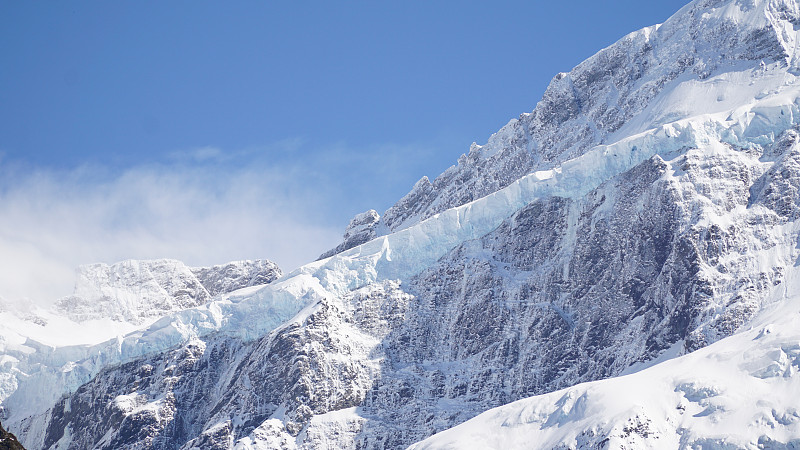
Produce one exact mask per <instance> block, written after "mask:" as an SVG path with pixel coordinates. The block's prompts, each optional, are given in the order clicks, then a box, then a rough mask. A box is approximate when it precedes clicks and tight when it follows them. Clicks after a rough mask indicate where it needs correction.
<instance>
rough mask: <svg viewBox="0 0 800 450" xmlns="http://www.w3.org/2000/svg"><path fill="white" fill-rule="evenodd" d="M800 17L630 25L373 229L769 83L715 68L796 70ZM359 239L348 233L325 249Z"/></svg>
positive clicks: (733, 6)
mask: <svg viewBox="0 0 800 450" xmlns="http://www.w3.org/2000/svg"><path fill="white" fill-rule="evenodd" d="M798 24H800V14H798V11H797V4H796V3H795V2H794V1H793V0H775V1H743V2H736V3H732V2H726V1H719V0H706V1H694V2H692V3H691V4H689V5H687V6H686V7H685V8H683V9H682V10H681V11H680V12H679V13H677V14H675V16H673V17H672V18H670V19H669V20H667V21H666V22H665V23H664V24H662V25H657V26H653V27H648V28H644V29H642V30H639V31H636V32H633V33H631V34H629V35H627V36H625V37H624V38H623V39H621V40H620V41H619V42H617V43H615V44H614V45H612V46H610V47H608V48H606V49H603V50H601V51H600V52H598V53H597V54H596V55H594V56H592V57H591V58H589V59H587V60H586V61H584V62H582V63H581V64H579V65H578V66H577V67H575V68H574V69H572V70H571V71H570V72H567V73H559V74H558V75H556V76H555V77H554V78H553V80H552V81H551V82H550V85H549V86H548V88H547V90H546V91H545V93H544V96H543V97H542V100H541V101H540V102H539V103H538V104H537V105H536V108H535V109H534V110H533V111H532V112H531V113H527V114H522V115H520V116H519V118H518V119H514V120H511V121H510V122H509V123H508V125H506V126H505V127H503V128H502V129H501V130H500V131H498V132H497V133H496V134H494V135H492V137H490V138H489V140H488V142H487V143H486V144H484V145H477V144H473V145H472V147H471V148H470V150H469V152H468V153H467V154H466V155H462V156H461V158H459V160H458V164H457V165H455V166H452V167H450V168H449V169H448V170H446V171H445V172H444V173H442V174H441V175H439V176H438V177H436V178H435V179H434V180H433V181H432V182H431V181H430V180H429V179H428V178H427V177H423V178H422V179H421V180H420V181H418V182H417V183H416V184H415V185H414V187H413V189H412V190H411V192H409V193H408V194H407V195H406V196H404V197H403V198H402V199H400V200H399V201H398V202H397V203H396V204H395V205H393V206H392V207H391V208H389V209H388V210H387V211H386V212H384V214H383V215H382V216H381V217H380V222H379V223H376V224H375V226H373V227H371V228H370V229H369V232H370V233H371V235H372V237H373V238H374V237H376V236H379V235H383V234H386V233H389V232H392V231H395V230H399V229H403V228H405V227H408V226H410V225H412V224H414V223H417V222H419V221H420V220H424V219H426V218H428V217H431V216H432V215H434V214H436V213H439V212H441V211H444V210H446V209H448V208H452V207H454V206H459V205H463V204H465V203H467V202H470V201H472V200H475V199H477V198H480V197H483V196H485V195H487V194H489V193H491V192H495V191H497V190H498V189H501V188H503V187H505V186H508V185H509V184H510V183H511V182H513V181H514V180H517V179H519V178H520V177H521V176H523V175H525V174H528V173H531V172H533V171H536V170H546V169H550V168H552V167H556V166H558V165H559V164H561V163H563V162H564V161H567V160H569V159H572V158H574V157H576V156H578V155H581V154H583V153H584V152H586V151H587V150H588V149H590V148H592V147H594V146H595V145H598V144H604V143H608V142H615V141H616V140H618V139H620V138H622V137H625V136H630V135H633V134H636V133H638V132H642V131H645V130H647V129H650V128H653V127H656V126H659V125H662V124H665V123H670V122H674V121H676V120H680V119H684V118H688V117H693V116H696V115H698V114H707V113H714V112H719V111H725V110H728V109H732V108H735V107H738V106H740V105H741V104H743V103H745V102H747V101H749V100H750V99H751V98H752V97H753V96H756V95H759V94H760V93H761V90H762V89H765V88H766V89H767V90H768V89H769V88H771V87H772V83H765V84H763V85H761V84H755V85H749V86H748V85H745V86H742V85H740V84H739V82H741V81H745V80H741V79H740V80H734V79H730V78H728V79H726V78H725V77H720V76H719V75H720V74H723V73H729V74H734V73H736V72H741V70H742V69H743V68H754V67H759V66H755V65H753V64H752V63H757V64H760V65H761V66H762V67H766V65H770V64H771V63H780V66H781V70H780V71H781V72H784V71H785V72H788V73H791V74H796V73H797V71H798V68H800V66H799V65H798V64H800V62H799V61H798V57H797V55H796V50H795V47H796V42H797V39H796V33H795V30H794V28H795V27H796V26H798ZM761 63H763V64H761ZM711 78H713V81H711V80H710V79H711ZM748 81H749V80H748ZM700 86H702V88H699V89H698V87H700ZM734 86H736V88H734ZM742 88H743V89H742ZM739 89H741V91H740V92H737V90H739ZM687 94H691V96H689V95H687ZM355 220H356V219H354V221H355ZM361 243H362V242H360V241H359V240H352V239H348V238H347V236H345V239H344V241H343V243H342V244H341V245H340V246H338V247H337V248H335V249H333V250H331V251H330V252H328V253H326V254H323V257H324V256H330V254H332V253H334V252H339V251H342V250H345V249H347V248H351V247H353V246H355V245H359V244H361Z"/></svg>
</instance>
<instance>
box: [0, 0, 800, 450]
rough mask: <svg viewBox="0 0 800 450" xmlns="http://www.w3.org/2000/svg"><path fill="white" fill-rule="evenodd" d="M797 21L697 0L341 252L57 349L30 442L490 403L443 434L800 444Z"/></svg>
mask: <svg viewBox="0 0 800 450" xmlns="http://www.w3.org/2000/svg"><path fill="white" fill-rule="evenodd" d="M796 30H800V5H798V3H797V2H796V1H795V0H745V1H742V0H696V1H694V2H692V3H690V4H688V5H687V6H686V7H684V8H682V9H681V10H680V11H678V12H677V13H676V14H675V15H674V16H672V17H671V18H670V19H668V20H667V21H666V22H665V23H664V24H662V25H657V26H652V27H648V28H645V29H643V30H640V31H637V32H634V33H631V34H629V35H628V36H625V37H624V38H622V39H621V40H620V41H619V42H617V43H615V44H613V45H611V46H610V47H608V48H606V49H603V50H601V51H600V52H599V53H597V54H596V55H594V56H592V57H591V58H589V59H588V60H586V61H584V62H583V63H581V64H579V65H578V66H577V67H575V68H574V69H573V70H572V71H570V72H569V73H562V74H559V75H557V76H556V77H555V78H554V79H553V81H552V82H551V83H550V86H549V87H548V89H547V90H546V92H545V93H544V95H543V98H542V100H541V101H540V102H539V103H538V104H537V105H536V108H535V109H534V110H533V111H532V112H531V113H529V114H523V115H521V116H520V117H519V118H518V119H515V120H512V121H511V122H509V124H508V125H506V126H505V127H504V128H503V129H501V130H500V131H498V133H496V134H495V135H493V136H492V137H490V138H489V140H488V142H487V143H486V144H485V145H483V146H478V145H473V146H472V148H471V149H470V151H469V153H468V154H467V155H464V156H462V157H461V158H460V159H459V161H458V164H457V165H455V166H453V167H451V168H450V169H448V170H447V171H445V172H444V173H443V174H442V175H440V176H439V177H437V178H436V179H435V180H434V181H433V182H430V181H429V180H427V179H423V180H421V181H420V182H418V183H417V184H416V185H415V186H414V188H413V189H412V191H411V192H410V193H409V194H408V195H406V196H405V197H404V198H403V199H401V200H400V201H399V202H398V203H397V204H395V205H394V206H393V207H392V208H390V209H389V210H387V211H386V212H385V213H384V214H383V215H382V216H380V215H378V214H377V212H375V211H369V212H367V213H364V214H361V215H359V216H357V217H356V218H354V220H353V221H351V223H350V226H349V227H348V229H347V231H346V235H345V239H344V242H343V243H342V245H340V246H339V247H337V248H336V249H334V250H333V251H331V252H330V256H329V257H326V258H323V259H321V260H318V261H316V262H313V263H310V264H308V265H306V266H303V267H301V268H299V269H297V270H295V271H294V272H292V273H289V274H287V275H285V276H283V277H282V278H280V279H279V280H277V281H275V282H272V283H270V284H268V285H265V286H260V287H252V288H246V289H242V290H239V291H235V292H232V293H228V294H222V295H220V296H218V297H215V298H213V299H212V300H211V301H209V302H207V303H205V304H203V305H200V306H196V307H191V308H187V309H182V310H180V311H178V312H174V313H170V314H167V315H165V316H163V317H162V318H160V319H158V320H156V321H155V322H153V323H152V324H148V325H146V326H142V327H140V328H139V329H137V330H135V331H133V332H131V333H129V334H126V335H124V336H120V337H118V338H115V339H113V340H111V341H105V342H102V343H98V344H95V345H94V346H91V347H66V346H55V347H52V348H43V347H37V348H33V351H32V352H31V353H30V356H27V358H28V360H27V361H29V364H31V363H30V362H31V361H35V362H36V364H39V365H40V367H44V368H47V370H44V369H43V370H42V371H41V372H40V373H34V372H33V371H31V372H30V373H29V374H27V377H23V378H20V380H19V386H18V387H17V388H16V389H15V390H14V392H13V394H11V395H10V396H9V397H8V398H7V399H5V400H4V401H3V408H4V413H5V416H4V417H5V418H4V423H6V424H8V426H9V428H11V429H12V430H13V431H14V432H15V433H16V434H17V436H19V437H20V439H21V441H22V442H23V444H24V445H26V447H29V448H34V449H37V448H76V449H78V448H183V449H191V448H203V449H211V448H225V449H227V448H242V449H243V448H405V447H407V446H409V445H412V444H414V443H415V442H416V441H420V440H423V439H426V438H428V437H430V436H432V435H435V434H436V433H439V432H442V431H444V430H447V429H450V428H452V427H454V426H457V425H459V424H461V423H465V422H467V421H468V420H470V419H473V418H475V419H474V421H473V422H468V423H469V425H466V424H465V425H464V426H463V427H462V428H454V429H453V431H452V432H448V433H447V434H441V435H437V436H435V437H434V438H433V441H426V442H423V443H420V444H419V445H420V446H422V447H421V448H425V446H428V445H430V446H433V447H436V446H438V447H446V446H448V445H451V443H453V442H455V443H459V442H460V443H464V441H459V440H458V439H461V438H460V437H459V436H460V435H461V434H462V433H464V431H463V430H464V429H465V427H473V426H474V430H476V431H475V436H476V438H475V441H474V442H470V444H474V445H477V446H480V445H481V443H487V444H489V445H500V444H502V443H503V442H504V441H502V439H509V441H508V442H511V443H513V442H522V441H513V439H526V438H527V437H530V438H532V439H533V438H535V439H537V440H539V439H541V440H539V442H542V443H546V444H543V445H552V446H554V447H558V446H563V447H566V448H570V447H587V448H588V447H592V446H604V445H605V446H612V445H613V446H615V448H619V447H625V446H637V445H640V444H641V445H654V446H658V445H660V443H661V442H664V443H665V446H671V445H670V444H677V446H678V447H681V446H682V447H685V448H696V447H708V448H715V447H714V446H716V448H725V446H726V445H728V446H733V447H747V446H751V447H757V446H759V445H761V446H765V447H768V446H773V447H779V446H780V445H785V446H791V445H795V444H794V443H795V442H796V440H797V439H798V438H800V430H798V429H797V425H796V423H797V422H796V421H795V418H796V411H794V410H793V409H792V408H793V406H792V405H791V400H787V399H791V398H794V397H796V395H794V394H796V393H797V392H798V390H800V384H799V383H800V382H799V381H798V378H797V377H796V376H795V374H796V372H797V371H796V364H795V363H796V358H795V356H796V351H795V350H796V349H795V348H794V347H793V346H794V345H795V343H796V334H792V333H793V331H792V330H794V329H796V326H795V325H796V324H795V316H796V311H795V310H794V309H792V308H794V306H792V305H793V304H794V303H795V299H796V296H795V295H794V294H793V292H794V291H795V290H794V287H795V281H794V280H795V279H796V277H797V273H796V272H797V270H798V269H796V267H797V266H798V264H800V263H798V261H799V260H800V248H799V247H800V246H798V242H800V221H798V220H797V219H798V217H800V197H798V190H799V189H800V131H798V127H799V126H800V78H798V75H800V52H798V51H797V47H798V37H799V35H798V32H797V31H796ZM177 281H180V280H177ZM177 281H176V282H177ZM181 283H182V284H180V286H184V284H185V283H183V282H181ZM182 289H183V288H181V289H178V291H181V292H182ZM167 291H169V290H167ZM169 292H177V291H169ZM770 311H778V312H777V313H775V314H777V317H779V318H780V317H784V316H785V319H786V320H785V321H783V319H781V320H777V319H774V320H773V319H769V320H770V321H772V322H774V323H775V326H774V329H775V330H777V331H776V333H775V334H770V333H768V332H767V331H764V334H763V336H766V335H769V336H767V337H764V338H759V339H755V338H756V337H757V336H759V335H760V331H758V332H756V333H754V332H752V331H749V329H750V327H755V328H758V327H760V328H759V330H766V329H767V328H769V326H767V325H763V326H762V324H764V323H766V322H763V321H764V320H767V319H765V317H773V316H770V314H771V313H770ZM793 314H794V316H793ZM772 322H771V323H772ZM755 328H754V329H755ZM770 329H772V328H770ZM793 342H794V343H793ZM778 350H780V351H778ZM773 363H774V364H773ZM648 366H651V367H650V368H646V367H648ZM695 366H696V367H697V374H692V373H686V372H687V371H691V370H694V369H693V367H695ZM55 368H58V370H57V371H56V370H55ZM637 371H638V372H637ZM634 372H636V373H634ZM626 374H630V375H628V376H622V375H626ZM771 374H778V375H779V376H777V377H774V376H772V375H771ZM762 375H764V377H763V378H759V377H760V376H762ZM756 378H758V379H756ZM65 380H66V381H65ZM598 380H604V381H598ZM628 383H630V389H626V388H627V386H628ZM772 388H774V393H770V392H772V391H771V389H772ZM564 389H566V390H564ZM42 390H48V391H50V392H52V391H55V392H56V393H57V395H56V396H50V397H47V398H46V399H41V398H39V397H37V395H38V394H37V393H38V392H41V391H42ZM768 391H769V392H768ZM651 392H652V397H651V396H650V395H651V394H650V393H651ZM790 394H791V395H790ZM645 397H646V398H645ZM47 399H51V400H52V401H51V402H50V403H49V404H48V403H47V402H46V401H45V400H47ZM739 400H741V402H739ZM515 401H521V403H513V402H515ZM759 401H762V403H759ZM638 404H641V406H640V407H637V406H636V405H638ZM502 405H506V406H502ZM496 407H501V409H500V410H492V411H489V412H487V413H486V415H480V414H481V413H483V412H484V411H487V410H490V409H491V408H496ZM681 407H682V408H683V412H681ZM637 408H638V409H637ZM773 410H774V412H773ZM476 416H477V417H476ZM728 420H730V427H739V428H741V429H742V430H744V431H742V432H741V433H739V434H737V436H736V437H735V438H733V439H731V440H730V441H726V440H725V439H723V438H722V437H720V434H724V433H725V432H727V431H729V430H730V429H733V428H726V427H725V426H723V425H720V421H728ZM517 431H519V433H520V434H519V435H517V434H515V433H516V432H517ZM537 433H538V434H537ZM492 435H497V436H498V438H497V439H498V440H497V441H491V439H492ZM655 439H659V440H658V441H656V440H655ZM526 442H528V441H526ZM654 442H657V443H654Z"/></svg>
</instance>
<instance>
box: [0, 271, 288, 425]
mask: <svg viewBox="0 0 800 450" xmlns="http://www.w3.org/2000/svg"><path fill="white" fill-rule="evenodd" d="M280 276H281V271H280V269H279V268H278V266H277V265H275V263H273V262H271V261H267V260H256V261H234V262H230V263H227V264H224V265H218V266H210V267H197V268H190V267H187V266H186V265H185V264H183V263H182V262H180V261H176V260H152V261H136V260H129V261H123V262H120V263H116V264H113V265H110V266H109V265H106V264H94V265H88V266H81V267H79V268H78V269H77V271H76V282H75V290H74V293H73V295H71V296H69V297H65V298H62V299H60V300H58V301H57V302H56V303H55V305H54V306H53V307H52V308H41V307H36V306H31V305H5V306H4V305H3V304H0V401H3V405H2V407H0V410H5V409H6V408H7V407H8V403H9V402H7V401H6V399H7V398H8V397H9V396H11V395H12V394H13V393H15V392H16V391H17V389H18V388H20V383H21V388H22V392H23V393H26V394H25V395H23V396H22V397H23V399H22V400H20V401H21V403H22V405H21V406H22V408H21V410H22V412H28V411H33V410H36V408H37V407H41V406H47V405H49V404H51V403H52V402H54V401H55V399H57V398H58V397H59V396H60V394H61V393H62V391H63V389H74V388H75V387H77V386H79V385H80V384H82V383H83V382H85V381H86V380H87V379H88V377H91V375H93V374H94V373H96V372H97V370H99V369H100V368H101V367H102V366H103V365H104V364H105V363H106V362H107V361H106V360H105V358H104V356H103V354H102V353H103V351H102V350H101V349H103V348H107V347H108V346H118V345H119V343H118V340H119V339H122V336H124V335H126V334H129V333H132V332H135V330H137V329H138V328H140V327H142V326H149V325H151V324H152V323H154V322H156V321H157V320H158V319H160V318H162V317H163V316H166V315H169V314H171V313H174V312H176V311H181V310H185V309H188V308H191V307H196V306H198V305H203V304H205V303H208V302H209V301H211V300H212V298H213V297H215V296H220V295H222V294H226V293H229V292H233V291H235V290H238V289H241V288H247V287H252V286H258V285H263V284H267V283H270V282H272V281H274V280H275V279H277V278H278V277H280ZM93 354H96V355H97V356H95V362H94V363H91V364H90V363H86V362H84V363H83V364H79V365H78V366H77V367H75V363H76V362H80V361H81V360H84V359H86V358H87V357H88V355H93ZM31 380H39V381H41V380H48V381H41V383H39V382H31ZM44 386H46V388H45V387H44ZM12 402H13V400H12Z"/></svg>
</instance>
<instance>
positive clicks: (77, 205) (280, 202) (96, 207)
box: [0, 149, 342, 304]
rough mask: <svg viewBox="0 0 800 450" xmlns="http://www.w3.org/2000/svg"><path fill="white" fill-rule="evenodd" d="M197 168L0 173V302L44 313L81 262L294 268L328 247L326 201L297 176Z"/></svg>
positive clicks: (212, 164) (215, 165) (331, 231)
mask: <svg viewBox="0 0 800 450" xmlns="http://www.w3.org/2000/svg"><path fill="white" fill-rule="evenodd" d="M200 153H201V156H203V157H204V159H203V161H202V163H185V162H182V163H173V164H168V165H145V166H139V167H133V168H128V169H125V170H121V171H116V172H114V171H112V170H110V169H108V168H103V167H88V166H87V167H81V168H78V169H72V170H53V169H46V170H43V169H21V168H20V167H11V166H9V165H8V164H6V165H2V164H0V180H1V181H0V255H2V258H0V297H2V298H3V299H5V300H6V301H13V302H17V301H21V300H23V301H33V302H35V303H38V304H49V303H51V302H52V301H54V300H56V299H57V298H60V297H61V296H64V295H68V294H70V293H71V292H72V287H73V283H74V270H75V267H77V266H78V265H80V264H86V263H93V262H106V263H113V262H116V261H120V260H123V259H131V258H133V259H153V258H175V259H179V260H182V261H184V262H186V263H187V264H190V265H210V264H220V263H224V262H227V261H230V260H236V259H256V258H267V259H271V260H273V261H275V262H277V263H278V264H279V265H280V266H281V267H282V268H283V269H284V270H291V269H293V268H295V267H297V266H299V265H301V264H304V263H306V262H308V261H311V260H313V259H315V258H316V256H317V255H319V254H320V253H321V252H322V251H324V250H326V249H327V248H329V247H331V246H333V245H335V244H336V243H337V241H338V239H339V238H340V234H341V228H342V225H341V224H338V223H332V222H335V221H331V220H330V219H329V218H328V219H327V220H326V217H325V210H326V208H329V205H325V204H324V203H325V202H326V200H329V199H326V198H325V196H324V194H320V193H319V192H315V191H316V189H318V186H315V185H314V183H309V182H308V181H307V180H306V181H304V180H302V179H299V177H298V173H296V170H294V169H291V168H290V169H287V168H286V167H282V168H280V169H274V168H269V167H265V166H264V165H258V164H256V165H252V166H245V167H244V168H233V167H231V166H230V165H225V164H222V163H220V162H219V161H215V160H213V157H214V156H215V155H214V152H212V151H210V150H208V149H205V150H203V152H200Z"/></svg>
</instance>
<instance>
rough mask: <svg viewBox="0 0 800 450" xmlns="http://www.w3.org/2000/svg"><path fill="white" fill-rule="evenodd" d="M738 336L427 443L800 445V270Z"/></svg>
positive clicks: (418, 447)
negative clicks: (799, 405) (799, 406)
mask: <svg viewBox="0 0 800 450" xmlns="http://www.w3.org/2000/svg"><path fill="white" fill-rule="evenodd" d="M787 275H788V276H787V280H786V281H785V282H784V283H783V285H782V286H781V287H779V288H778V289H776V291H775V293H774V296H773V298H772V299H771V300H770V303H771V306H770V307H769V308H767V309H766V310H765V311H764V313H762V314H760V315H759V317H758V318H757V319H756V320H755V321H754V322H753V323H752V324H751V325H750V327H749V329H747V330H743V331H741V332H739V333H737V334H736V335H734V336H731V337H728V338H726V339H722V340H720V341H718V342H716V343H714V344H711V345H709V346H708V347H706V348H704V349H702V350H698V351H697V352H694V353H691V354H688V355H685V356H683V357H680V358H677V359H674V360H671V361H667V362H664V363H661V364H658V365H655V366H653V367H650V368H648V369H645V370H642V371H641V372H639V373H636V374H633V375H628V376H623V377H618V378H613V379H609V380H603V381H596V382H591V383H585V384H580V385H577V386H574V387H571V388H568V389H564V390H561V391H557V392H552V393H550V394H546V395H543V396H539V397H533V398H529V399H525V400H520V401H518V402H514V403H511V404H509V405H506V406H503V407H500V408H497V409H493V410H491V411H487V412H485V413H483V414H481V415H479V416H477V417H475V418H474V419H471V420H469V421H467V422H465V423H463V424H461V425H459V426H457V427H455V428H452V429H450V430H447V431H445V432H442V433H440V434H437V435H435V436H432V437H430V438H428V439H426V440H425V441H423V442H420V443H418V444H415V445H412V446H411V448H412V449H414V450H423V449H454V448H459V449H470V448H476V449H485V448H524V447H528V446H530V445H532V444H533V445H535V446H536V447H537V448H575V449H583V448H587V449H588V448H599V447H603V446H605V448H709V449H716V448H797V447H798V446H800V410H798V404H797V399H798V398H800V296H798V293H799V292H800V271H799V270H798V269H797V268H796V267H793V268H792V269H791V270H790V272H789V274H787Z"/></svg>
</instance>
